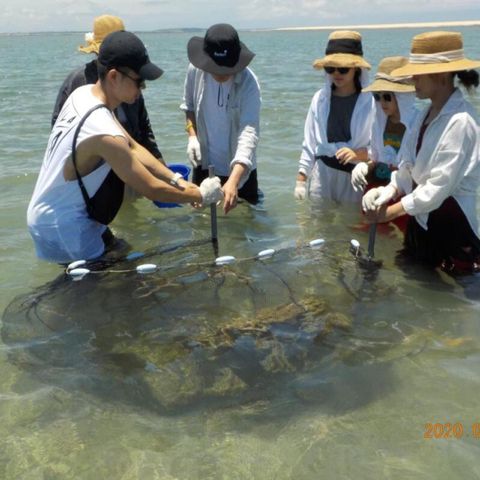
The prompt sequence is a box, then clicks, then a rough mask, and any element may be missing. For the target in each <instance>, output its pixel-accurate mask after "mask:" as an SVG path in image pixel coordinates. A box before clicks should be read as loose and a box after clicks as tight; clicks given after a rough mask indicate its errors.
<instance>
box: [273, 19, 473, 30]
mask: <svg viewBox="0 0 480 480" xmlns="http://www.w3.org/2000/svg"><path fill="white" fill-rule="evenodd" d="M479 26H480V20H453V21H439V22H405V23H372V24H365V25H325V26H324V25H319V26H311V27H278V28H272V29H268V30H281V31H284V30H349V29H382V28H384V29H387V28H418V27H420V28H429V27H479Z"/></svg>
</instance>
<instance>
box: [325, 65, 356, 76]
mask: <svg viewBox="0 0 480 480" xmlns="http://www.w3.org/2000/svg"><path fill="white" fill-rule="evenodd" d="M323 69H324V70H325V71H326V72H327V73H328V74H329V75H331V74H332V73H334V72H335V70H336V71H337V72H338V73H340V75H345V74H346V73H348V72H349V71H350V70H351V68H350V67H323Z"/></svg>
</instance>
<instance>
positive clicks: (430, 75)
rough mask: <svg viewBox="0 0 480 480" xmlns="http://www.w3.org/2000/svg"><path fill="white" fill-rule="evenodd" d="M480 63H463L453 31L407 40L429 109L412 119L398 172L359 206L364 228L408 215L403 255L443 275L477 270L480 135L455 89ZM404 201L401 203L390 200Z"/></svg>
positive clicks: (409, 68) (404, 71) (408, 68)
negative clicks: (364, 216)
mask: <svg viewBox="0 0 480 480" xmlns="http://www.w3.org/2000/svg"><path fill="white" fill-rule="evenodd" d="M479 67H480V62H479V61H473V60H469V59H467V58H465V56H464V51H463V40H462V36H461V34H460V33H457V32H427V33H423V34H419V35H416V36H415V37H414V38H413V41H412V48H411V54H410V59H409V62H408V64H406V65H405V66H403V67H401V68H399V69H396V70H394V71H393V72H392V74H393V75H412V76H413V80H414V83H415V90H416V95H417V97H418V98H421V99H430V100H431V104H430V105H428V106H427V107H426V108H425V110H424V111H423V112H422V113H421V114H420V115H419V116H418V119H417V121H416V122H415V124H414V126H413V128H412V133H411V135H409V137H408V140H407V144H406V149H405V152H404V155H402V159H401V161H400V166H399V170H398V172H394V174H393V175H392V180H391V182H390V184H389V185H387V186H386V187H378V188H375V189H372V190H370V191H368V192H367V193H366V194H365V196H364V197H363V200H362V206H363V208H364V210H365V211H366V212H367V214H368V216H369V218H370V221H372V222H384V221H389V220H392V219H393V218H396V217H398V216H400V215H404V214H405V213H407V214H408V215H409V219H408V226H407V231H406V234H405V239H404V247H405V248H404V253H405V254H406V255H407V256H408V257H410V258H413V259H415V260H416V261H420V262H423V263H426V264H428V265H431V266H433V267H441V268H442V269H444V270H446V271H449V272H471V271H476V270H478V263H479V260H480V232H479V229H478V216H477V211H476V204H477V188H478V185H479V182H480V128H479V119H478V116H477V113H476V111H475V108H474V107H473V106H472V105H471V104H470V103H469V102H468V101H466V100H465V98H464V97H463V94H462V92H461V91H460V90H459V89H458V88H457V87H456V86H455V82H454V80H455V77H456V76H457V77H458V78H459V80H460V83H461V84H462V85H463V86H464V87H466V88H467V89H469V88H472V87H474V86H475V87H476V86H478V83H479V75H478V73H477V72H475V70H473V69H475V68H479ZM399 195H404V196H403V197H402V198H401V199H400V201H396V202H395V203H393V204H392V205H388V203H389V202H390V200H392V199H397V198H398V196H399Z"/></svg>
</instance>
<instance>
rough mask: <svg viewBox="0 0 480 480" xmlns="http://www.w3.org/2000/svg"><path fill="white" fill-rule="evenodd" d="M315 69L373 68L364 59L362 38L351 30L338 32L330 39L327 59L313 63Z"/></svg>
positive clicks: (326, 51) (332, 34)
mask: <svg viewBox="0 0 480 480" xmlns="http://www.w3.org/2000/svg"><path fill="white" fill-rule="evenodd" d="M313 67H314V68H317V69H320V68H323V67H350V68H355V67H359V68H368V69H370V68H372V67H371V66H370V64H369V63H367V62H366V61H365V60H364V58H363V49H362V36H361V35H360V34H359V33H358V32H354V31H351V30H337V31H335V32H332V33H331V34H330V36H329V37H328V43H327V48H326V49H325V57H323V58H318V59H317V60H315V61H314V62H313Z"/></svg>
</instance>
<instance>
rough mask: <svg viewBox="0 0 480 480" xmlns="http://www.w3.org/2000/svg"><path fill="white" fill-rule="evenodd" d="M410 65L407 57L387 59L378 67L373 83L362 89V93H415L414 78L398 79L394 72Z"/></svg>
mask: <svg viewBox="0 0 480 480" xmlns="http://www.w3.org/2000/svg"><path fill="white" fill-rule="evenodd" d="M407 63H408V58H406V57H385V58H384V59H383V60H382V61H381V62H380V64H379V65H378V71H377V73H376V74H375V79H374V80H373V82H372V83H371V84H370V85H368V87H365V88H364V89H362V92H396V93H409V92H414V91H415V86H414V85H413V81H412V77H397V76H393V75H392V71H393V70H395V69H397V68H400V67H402V66H403V65H405V64H407Z"/></svg>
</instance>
